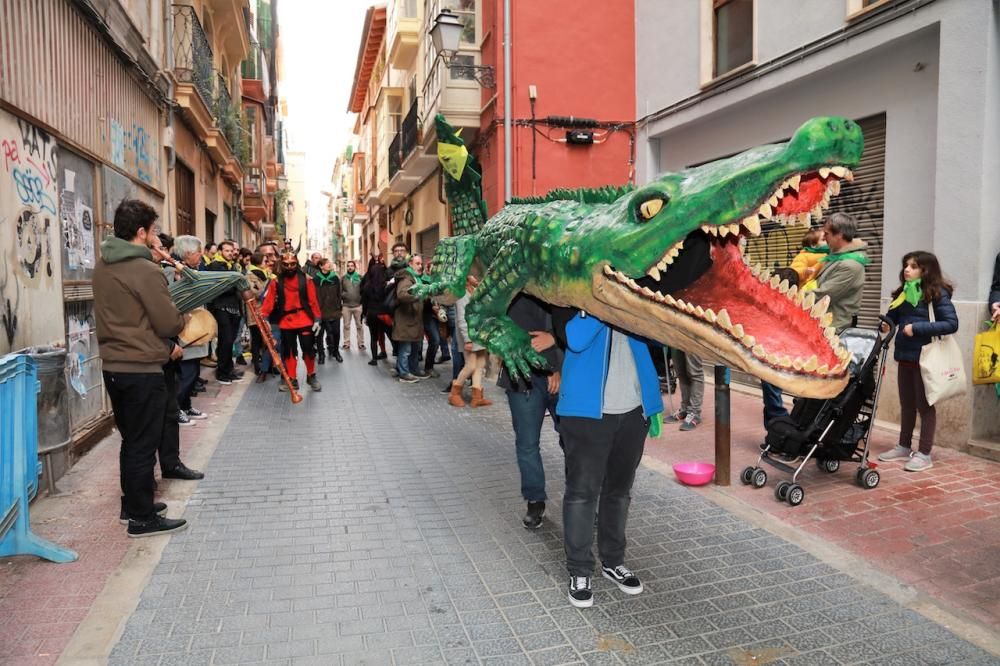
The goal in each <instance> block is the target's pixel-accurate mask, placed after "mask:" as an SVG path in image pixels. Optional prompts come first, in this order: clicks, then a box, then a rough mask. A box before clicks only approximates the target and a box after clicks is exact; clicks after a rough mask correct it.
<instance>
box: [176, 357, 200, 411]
mask: <svg viewBox="0 0 1000 666" xmlns="http://www.w3.org/2000/svg"><path fill="white" fill-rule="evenodd" d="M200 373H201V359H200V358H189V359H187V360H186V361H178V363H177V405H178V406H179V407H180V408H181V409H183V410H184V411H187V410H189V409H191V391H192V390H194V384H195V380H196V379H198V375H199V374H200Z"/></svg>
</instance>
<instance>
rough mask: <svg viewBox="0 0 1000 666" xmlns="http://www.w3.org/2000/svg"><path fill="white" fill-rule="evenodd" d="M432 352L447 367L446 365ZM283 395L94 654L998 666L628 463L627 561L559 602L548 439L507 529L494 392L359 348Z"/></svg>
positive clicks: (253, 420) (219, 471) (200, 500)
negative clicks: (391, 370) (532, 500)
mask: <svg viewBox="0 0 1000 666" xmlns="http://www.w3.org/2000/svg"><path fill="white" fill-rule="evenodd" d="M448 369H449V368H448V366H445V367H444V370H446V371H447V370H448ZM320 370H321V372H320V378H321V379H322V381H323V383H324V390H323V392H322V393H319V394H315V393H308V391H307V395H306V399H305V401H304V402H303V403H301V404H300V405H298V406H292V405H290V404H289V401H288V398H287V395H286V394H282V393H278V392H277V391H276V385H275V383H274V382H270V383H268V384H264V385H256V386H251V387H249V390H248V391H247V392H246V394H245V395H244V398H243V401H242V403H241V405H240V407H239V409H238V410H237V412H236V413H235V415H234V417H233V419H232V421H231V423H230V425H229V428H228V431H227V433H226V436H225V438H224V440H223V441H222V442H220V444H219V446H218V448H217V450H216V452H215V455H214V457H213V459H212V461H211V464H210V465H209V466H208V470H207V471H208V476H207V478H206V479H205V480H204V481H203V482H201V484H200V486H199V488H198V490H197V492H196V493H195V494H194V495H193V496H192V498H191V501H190V503H189V506H188V509H187V511H186V514H185V517H186V518H188V519H189V520H190V521H191V527H190V529H189V530H187V531H186V532H183V533H180V534H178V535H175V536H173V537H172V538H171V540H170V543H169V544H168V546H167V548H166V550H165V552H164V554H163V557H162V560H161V562H160V564H159V565H158V566H157V568H156V570H155V573H154V574H153V576H152V578H151V580H150V581H149V583H148V585H147V586H146V588H145V590H144V592H143V594H142V597H141V600H140V601H139V605H138V609H137V610H136V611H135V612H134V613H133V615H132V616H131V618H130V620H129V622H128V624H127V626H126V628H125V630H124V634H123V635H122V637H121V640H120V641H119V643H118V644H117V646H116V647H115V649H114V651H113V652H112V655H111V660H110V663H112V664H122V665H125V664H127V665H129V666H133V665H139V664H160V665H161V666H165V665H167V664H185V665H193V664H210V663H211V664H229V663H257V662H267V663H275V664H290V663H294V664H308V663H315V664H337V663H343V664H417V663H449V664H458V663H461V664H465V663H472V664H476V663H482V664H504V665H517V664H566V663H587V664H619V663H624V664H652V663H677V664H759V663H779V664H789V665H791V664H810V665H822V664H853V663H869V664H879V665H889V664H906V665H911V664H995V663H997V658H996V657H995V656H993V655H990V654H988V653H986V652H984V651H982V650H980V649H979V648H977V647H975V646H973V645H971V644H969V643H966V642H964V641H962V640H960V639H958V638H957V637H956V636H955V635H953V634H952V633H950V632H949V631H948V630H946V629H944V628H943V627H940V626H938V625H936V624H934V623H933V622H931V621H930V620H928V619H926V618H924V617H923V616H921V615H919V614H917V613H915V612H913V611H911V610H907V609H905V608H903V607H901V606H900V605H898V604H897V603H896V602H894V601H892V600H891V599H890V598H888V597H886V596H884V595H883V594H881V593H880V592H877V591H876V590H874V589H872V588H871V587H868V586H866V585H865V584H864V583H863V582H859V580H857V579H855V578H853V577H852V576H850V575H848V574H847V573H845V572H842V571H839V570H837V569H836V568H834V567H832V566H830V565H828V564H825V563H822V562H820V561H819V560H817V559H816V558H815V557H813V556H812V555H810V554H808V553H806V552H805V551H803V550H802V549H800V548H799V547H798V546H795V545H794V544H791V543H789V542H787V541H784V540H782V539H781V538H779V537H777V536H774V535H772V534H771V533H769V532H767V531H765V530H762V529H760V528H756V527H754V526H752V525H750V524H749V523H747V522H745V521H744V520H743V519H741V518H739V517H737V516H735V515H734V514H732V513H729V512H728V511H727V510H725V509H723V508H721V507H720V506H718V505H716V504H713V503H712V502H710V501H709V500H708V499H706V498H704V497H702V496H700V495H698V494H697V493H695V492H692V491H690V490H688V489H685V488H682V487H680V486H678V485H677V484H676V483H674V482H673V481H672V480H668V479H665V478H664V477H663V476H661V475H659V474H657V473H655V472H653V471H651V470H648V469H641V470H640V473H639V475H638V478H637V481H636V487H635V493H634V501H633V504H632V515H631V519H630V523H629V538H630V545H629V555H628V563H629V564H630V565H631V566H632V567H633V568H634V569H635V570H636V571H637V573H639V575H640V576H642V578H643V581H644V583H645V585H646V592H645V593H644V594H642V595H640V596H638V597H629V598H625V597H624V595H621V594H620V593H618V592H617V590H616V589H612V586H611V584H610V583H609V582H608V581H605V580H604V579H600V578H598V579H595V591H596V594H595V600H596V605H595V607H594V608H592V609H589V610H586V611H580V610H577V609H574V608H572V607H571V606H570V605H569V603H568V602H567V600H566V592H565V584H566V580H565V574H564V569H563V553H562V543H561V540H560V537H561V525H560V523H561V519H560V510H559V509H560V502H561V494H562V484H561V481H560V476H561V468H562V465H561V453H560V451H559V449H558V447H557V446H556V444H555V440H554V437H553V436H552V434H551V432H550V431H549V432H547V433H546V438H545V441H544V448H545V463H546V471H547V474H548V478H549V480H550V489H549V492H550V501H549V514H548V520H549V522H547V524H546V526H545V527H544V528H543V529H540V530H538V531H534V532H528V531H526V530H525V529H524V528H522V527H521V525H520V514H521V512H522V510H523V503H522V501H521V499H520V497H519V492H518V491H519V482H518V475H517V467H516V464H515V461H514V453H513V448H512V437H511V434H510V426H509V418H508V415H507V409H506V405H505V401H504V400H503V398H502V395H499V394H498V392H497V391H495V390H494V391H489V390H488V391H487V394H488V397H493V398H494V399H497V404H496V405H494V406H493V407H491V408H486V409H478V410H471V409H462V410H459V409H454V408H451V407H449V406H447V405H446V403H445V396H444V395H442V394H441V393H439V390H440V388H441V386H442V385H443V383H444V380H443V379H442V380H438V381H427V382H421V383H419V384H414V385H402V384H399V383H397V382H395V381H393V380H391V379H390V377H389V376H388V372H387V366H385V365H384V364H383V366H382V367H380V368H379V369H375V368H371V367H369V366H367V365H365V364H364V362H363V358H362V357H361V355H360V354H358V353H356V352H355V353H351V354H349V355H347V358H346V362H345V363H344V364H343V365H338V364H332V365H326V366H322V367H321V369H320Z"/></svg>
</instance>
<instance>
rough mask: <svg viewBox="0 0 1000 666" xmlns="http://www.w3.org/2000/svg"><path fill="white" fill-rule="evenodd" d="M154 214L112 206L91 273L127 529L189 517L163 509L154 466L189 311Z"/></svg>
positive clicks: (125, 204) (179, 525)
mask: <svg viewBox="0 0 1000 666" xmlns="http://www.w3.org/2000/svg"><path fill="white" fill-rule="evenodd" d="M156 219H157V213H156V211H155V210H154V209H153V208H152V207H151V206H149V205H148V204H145V203H143V202H141V201H138V200H136V199H126V200H124V201H122V203H120V204H119V205H118V208H117V209H116V210H115V216H114V236H112V237H110V238H108V239H106V240H105V241H103V242H102V243H101V249H100V258H99V259H98V261H97V263H96V266H95V267H94V279H93V284H94V318H95V321H96V324H97V342H98V345H99V349H100V356H101V363H102V365H103V374H104V385H105V388H106V390H107V392H108V397H109V398H110V399H111V405H112V409H113V410H114V417H115V424H116V425H117V427H118V431H119V432H120V433H121V436H122V444H121V451H120V453H119V466H120V467H119V471H120V476H121V486H122V493H123V499H122V509H123V511H122V514H121V516H120V517H121V518H124V519H127V520H128V536H130V537H145V536H152V535H155V534H164V533H167V532H173V531H176V530H180V529H183V528H184V527H185V526H186V525H187V523H186V521H184V520H173V519H170V518H164V517H162V516H161V514H162V513H163V512H165V511H166V509H167V506H166V505H165V504H163V503H162V502H154V501H153V468H154V465H155V464H156V452H157V449H158V448H159V446H160V443H161V441H162V439H163V426H164V417H165V415H166V410H167V397H168V396H167V384H166V381H165V378H164V374H163V366H164V365H165V364H166V363H167V362H169V361H170V360H176V359H178V358H180V357H181V355H182V351H181V348H180V347H179V346H178V345H176V344H175V343H173V342H171V340H170V338H173V337H175V336H177V335H179V334H180V332H181V330H182V329H183V328H184V325H185V323H186V321H187V319H188V318H187V317H186V316H185V315H182V314H181V313H180V312H179V311H178V309H177V306H176V305H174V303H173V301H171V300H170V293H169V292H168V291H167V281H166V279H165V278H164V277H163V272H162V271H161V270H160V268H159V267H158V266H157V264H156V263H154V260H153V256H152V253H151V252H150V248H152V247H154V246H155V244H156V242H155V241H154V240H153V239H154V238H156V229H155V225H156Z"/></svg>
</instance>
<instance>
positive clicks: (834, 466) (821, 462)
mask: <svg viewBox="0 0 1000 666" xmlns="http://www.w3.org/2000/svg"><path fill="white" fill-rule="evenodd" d="M816 466H817V467H819V468H820V469H821V470H823V471H824V472H827V473H828V474H833V473H834V472H836V471H837V470H838V469H840V461H839V460H826V459H820V458H817V459H816Z"/></svg>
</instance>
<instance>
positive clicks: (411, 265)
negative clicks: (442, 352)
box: [392, 254, 433, 384]
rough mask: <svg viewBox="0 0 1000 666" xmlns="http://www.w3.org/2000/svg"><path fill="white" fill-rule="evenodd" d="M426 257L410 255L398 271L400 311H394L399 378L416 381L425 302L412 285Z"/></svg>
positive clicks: (396, 278) (396, 286)
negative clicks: (413, 289) (417, 295)
mask: <svg viewBox="0 0 1000 666" xmlns="http://www.w3.org/2000/svg"><path fill="white" fill-rule="evenodd" d="M423 267H424V261H423V259H422V258H421V257H420V255H419V254H415V255H413V256H412V257H410V261H409V262H408V263H407V265H406V268H403V269H401V270H400V271H399V272H398V273H396V277H395V285H394V287H393V288H395V290H396V303H397V305H396V312H395V313H394V314H393V323H392V339H393V340H394V341H395V342H396V372H397V374H398V375H399V381H401V382H406V383H408V384H412V383H413V382H415V381H418V380H419V379H420V376H418V375H417V374H416V373H417V352H418V351H419V349H420V345H422V344H423V340H424V302H423V300H421V299H419V298H417V297H416V296H413V295H412V294H410V287H412V286H413V285H414V284H416V283H417V280H419V279H420V273H421V271H422V270H423ZM431 353H433V352H431Z"/></svg>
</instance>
